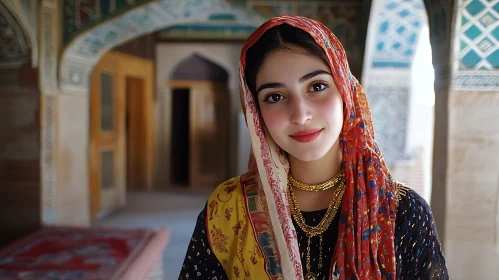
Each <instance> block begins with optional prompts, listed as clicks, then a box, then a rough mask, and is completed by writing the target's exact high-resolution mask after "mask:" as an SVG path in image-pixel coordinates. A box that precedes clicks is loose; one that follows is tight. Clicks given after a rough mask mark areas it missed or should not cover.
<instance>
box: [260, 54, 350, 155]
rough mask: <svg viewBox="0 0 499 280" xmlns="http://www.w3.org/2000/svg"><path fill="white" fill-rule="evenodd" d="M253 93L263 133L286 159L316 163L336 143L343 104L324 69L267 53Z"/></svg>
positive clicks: (314, 61)
mask: <svg viewBox="0 0 499 280" xmlns="http://www.w3.org/2000/svg"><path fill="white" fill-rule="evenodd" d="M256 89H257V94H258V103H259V105H260V111H261V113H262V116H263V120H264V122H265V126H266V127H267V130H268V132H269V133H270V135H271V136H272V138H273V139H274V141H275V142H276V143H277V145H279V147H281V148H282V149H283V150H285V151H286V152H287V153H288V154H290V155H291V156H293V157H295V158H297V159H299V160H302V161H312V160H318V159H320V158H322V157H323V156H324V155H325V154H326V153H327V152H328V151H329V150H330V149H331V147H332V146H333V144H334V143H335V142H336V141H337V140H338V137H339V135H340V132H341V128H342V125H343V102H342V99H341V96H340V93H339V91H338V89H337V88H336V85H335V83H334V80H333V77H332V75H331V71H330V70H329V67H328V66H327V65H326V64H324V62H322V60H320V59H319V58H317V57H315V56H311V55H307V54H305V53H299V52H291V51H289V50H276V51H274V52H271V53H269V54H268V55H267V56H266V58H265V60H264V61H263V63H262V65H261V67H260V69H259V72H258V73H257V76H256Z"/></svg>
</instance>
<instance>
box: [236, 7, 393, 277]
mask: <svg viewBox="0 0 499 280" xmlns="http://www.w3.org/2000/svg"><path fill="white" fill-rule="evenodd" d="M281 24H288V25H291V26H293V27H295V28H299V29H302V30H304V31H305V32H307V33H308V34H310V36H312V38H313V39H314V40H315V42H316V43H317V45H319V46H320V47H322V48H323V49H324V51H325V53H326V55H327V58H328V61H329V66H330V69H331V73H332V75H333V77H334V81H335V83H336V86H337V88H338V90H339V92H340V94H341V97H342V99H343V102H344V123H343V128H342V132H341V147H342V150H343V162H344V165H345V168H346V176H347V183H346V189H345V194H344V197H343V201H342V206H341V213H340V223H339V228H338V241H337V245H336V249H335V255H334V257H333V264H336V267H337V269H338V272H339V273H340V276H341V279H355V278H354V276H355V277H356V278H357V279H395V278H396V263H395V248H394V231H395V213H396V209H397V201H396V199H395V197H396V193H395V192H396V185H395V183H394V182H393V181H392V180H391V177H390V173H389V171H388V168H387V167H386V164H385V162H384V160H383V156H382V155H381V152H380V151H379V148H378V145H377V144H376V142H375V139H374V130H373V124H372V120H371V112H370V110H369V105H368V102H367V98H366V94H365V93H364V91H363V89H362V87H361V85H360V84H359V82H358V81H357V79H356V78H355V77H354V76H353V75H352V74H351V73H350V69H349V66H348V61H347V57H346V54H345V50H344V49H343V47H342V45H341V43H340V42H339V41H338V39H337V38H336V37H335V36H334V34H333V33H331V31H330V30H329V29H328V28H327V27H326V26H324V25H323V24H321V23H319V22H316V21H313V20H311V19H308V18H304V17H299V16H279V17H275V18H272V19H270V20H268V21H267V22H265V23H264V24H263V25H261V26H260V27H259V28H258V29H257V30H256V31H255V32H254V33H253V34H251V36H250V37H249V38H248V40H247V41H246V44H245V45H244V47H243V49H242V52H241V60H240V79H241V104H242V108H243V111H244V113H245V117H246V123H247V125H248V129H249V131H250V135H251V142H252V155H251V159H250V166H249V168H250V172H251V171H254V172H258V174H259V180H260V182H259V183H260V184H261V186H262V187H263V190H264V193H265V200H266V203H267V206H268V207H267V208H268V212H269V213H268V214H269V216H270V219H271V221H272V228H273V230H274V234H275V236H276V243H277V248H278V251H279V252H278V253H279V257H280V260H279V261H280V264H281V268H282V274H283V276H284V279H303V272H302V266H301V261H300V254H299V249H298V243H297V238H296V231H295V229H294V226H293V223H292V219H291V214H290V211H289V205H288V201H287V199H286V192H285V190H286V182H287V175H288V171H289V163H288V161H287V159H286V157H285V156H283V151H282V150H281V149H280V148H279V147H278V146H277V145H276V144H275V142H274V141H273V139H272V138H271V137H270V135H266V134H265V132H264V129H263V119H262V117H261V114H260V112H259V111H258V107H257V104H256V102H257V101H256V100H254V97H253V95H252V93H251V92H250V90H249V89H248V86H247V84H246V79H245V76H244V69H245V66H246V51H247V50H248V49H249V48H250V47H251V46H252V45H253V44H254V43H255V42H256V41H257V40H258V39H259V38H260V37H261V36H262V35H263V34H264V33H265V32H266V31H267V30H269V29H270V28H272V27H275V26H277V25H281Z"/></svg>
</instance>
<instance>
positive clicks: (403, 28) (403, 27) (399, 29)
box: [397, 26, 407, 34]
mask: <svg viewBox="0 0 499 280" xmlns="http://www.w3.org/2000/svg"><path fill="white" fill-rule="evenodd" d="M406 30H407V29H406V28H405V26H400V27H399V28H397V33H398V34H402V33H404V31H406Z"/></svg>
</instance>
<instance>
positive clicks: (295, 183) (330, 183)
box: [288, 168, 345, 192]
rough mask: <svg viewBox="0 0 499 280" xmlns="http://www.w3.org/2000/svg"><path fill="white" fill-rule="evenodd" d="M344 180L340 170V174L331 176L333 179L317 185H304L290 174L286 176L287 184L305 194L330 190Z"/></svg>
mask: <svg viewBox="0 0 499 280" xmlns="http://www.w3.org/2000/svg"><path fill="white" fill-rule="evenodd" d="M344 179H345V169H344V168H342V169H341V170H340V172H338V173H337V174H336V175H334V176H333V178H331V179H329V180H327V181H324V182H322V183H318V184H305V183H302V182H299V181H297V180H296V179H295V178H294V177H293V176H292V175H291V174H289V176H288V180H289V182H290V183H291V184H292V185H293V187H295V188H297V189H299V190H302V191H307V192H318V191H325V190H327V189H330V188H332V187H334V186H336V185H337V184H338V182H340V181H341V180H344Z"/></svg>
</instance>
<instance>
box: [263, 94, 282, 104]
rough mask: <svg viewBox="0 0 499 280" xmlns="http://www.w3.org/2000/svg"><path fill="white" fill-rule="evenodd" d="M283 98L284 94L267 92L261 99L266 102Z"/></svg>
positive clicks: (274, 101) (275, 101)
mask: <svg viewBox="0 0 499 280" xmlns="http://www.w3.org/2000/svg"><path fill="white" fill-rule="evenodd" d="M283 99H284V96H282V95H280V94H278V93H272V94H269V95H267V96H266V97H265V98H264V99H263V102H267V103H277V102H279V101H281V100H283Z"/></svg>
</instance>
